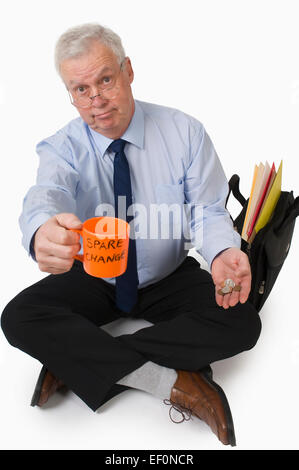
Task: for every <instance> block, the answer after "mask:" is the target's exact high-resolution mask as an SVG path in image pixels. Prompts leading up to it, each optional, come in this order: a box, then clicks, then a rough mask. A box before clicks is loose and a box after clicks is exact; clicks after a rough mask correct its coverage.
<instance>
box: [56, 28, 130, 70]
mask: <svg viewBox="0 0 299 470" xmlns="http://www.w3.org/2000/svg"><path fill="white" fill-rule="evenodd" d="M94 40H96V41H99V42H100V43H101V44H103V45H104V46H107V47H109V48H110V49H111V50H112V51H113V52H114V54H115V55H116V57H117V60H118V62H119V64H121V62H122V61H123V60H124V58H125V56H126V55H125V51H124V48H123V46H122V42H121V39H120V37H119V36H118V35H117V34H116V33H114V32H113V31H112V30H111V29H109V28H106V27H104V26H101V25H100V24H98V23H86V24H82V25H78V26H74V27H72V28H69V29H68V30H66V31H65V33H63V34H62V35H61V36H60V37H59V39H58V41H57V43H56V46H55V67H56V70H57V72H58V73H59V75H60V64H61V62H62V61H64V60H66V59H70V58H73V57H79V56H81V55H83V54H85V53H86V52H87V51H88V48H89V46H90V42H91V41H94Z"/></svg>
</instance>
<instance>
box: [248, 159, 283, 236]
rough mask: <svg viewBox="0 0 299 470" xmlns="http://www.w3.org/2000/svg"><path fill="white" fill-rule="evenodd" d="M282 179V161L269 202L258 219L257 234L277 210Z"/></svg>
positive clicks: (267, 201) (269, 195)
mask: <svg viewBox="0 0 299 470" xmlns="http://www.w3.org/2000/svg"><path fill="white" fill-rule="evenodd" d="M281 178H282V160H281V162H280V165H279V168H278V170H277V173H276V176H275V179H274V181H273V184H272V187H271V189H270V192H269V194H268V197H267V200H266V202H265V205H264V207H263V209H262V210H261V213H260V215H259V217H258V220H257V222H256V224H255V232H256V233H257V232H258V231H259V230H261V228H263V227H264V226H265V225H266V223H267V222H269V220H270V218H271V215H272V214H273V211H274V209H275V206H276V204H277V201H278V199H279V196H280V193H281Z"/></svg>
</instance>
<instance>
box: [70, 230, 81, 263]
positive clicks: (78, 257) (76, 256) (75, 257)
mask: <svg viewBox="0 0 299 470" xmlns="http://www.w3.org/2000/svg"><path fill="white" fill-rule="evenodd" d="M68 230H71V231H72V232H77V233H79V235H81V237H82V230H78V229H76V228H69V229H68ZM74 259H77V260H79V261H81V263H83V255H75V256H74Z"/></svg>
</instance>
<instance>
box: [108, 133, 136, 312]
mask: <svg viewBox="0 0 299 470" xmlns="http://www.w3.org/2000/svg"><path fill="white" fill-rule="evenodd" d="M125 145H126V141H125V140H123V139H117V140H114V141H113V142H112V143H111V144H110V145H109V150H112V152H115V157H114V199H115V217H119V210H118V209H119V208H118V196H125V198H126V199H125V201H126V204H125V207H126V219H125V220H126V221H127V222H128V223H130V222H131V220H132V219H133V216H128V215H127V212H128V207H129V206H130V205H131V204H132V188H131V178H130V168H129V164H128V161H127V157H126V155H125V152H124V147H125ZM130 229H131V230H130V231H131V232H132V229H133V227H132V224H130ZM115 280H116V292H115V301H116V305H117V306H118V308H120V310H122V311H124V312H127V313H128V312H130V311H131V310H132V308H133V307H134V305H135V303H136V302H137V294H138V287H137V286H138V273H137V257H136V244H135V239H132V238H131V237H130V238H129V251H128V264H127V269H126V271H125V272H124V273H123V274H122V275H121V276H117V277H116V278H115Z"/></svg>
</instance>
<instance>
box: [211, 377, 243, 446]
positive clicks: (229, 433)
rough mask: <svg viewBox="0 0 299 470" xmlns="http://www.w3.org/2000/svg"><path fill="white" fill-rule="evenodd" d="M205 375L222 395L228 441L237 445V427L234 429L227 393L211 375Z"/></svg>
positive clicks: (232, 444)
mask: <svg viewBox="0 0 299 470" xmlns="http://www.w3.org/2000/svg"><path fill="white" fill-rule="evenodd" d="M203 375H204V377H205V378H206V380H207V381H208V382H209V384H211V385H212V386H213V387H214V388H215V389H216V390H217V392H218V393H219V395H220V398H221V402H222V405H223V409H224V413H225V417H226V422H227V437H228V441H229V442H228V443H229V444H230V445H231V446H232V447H235V446H236V435H235V429H234V422H233V417H232V413H231V410H230V406H229V403H228V400H227V398H226V395H225V393H224V391H223V390H222V388H221V387H220V385H218V384H217V383H216V382H214V380H212V379H211V377H209V375H207V374H203Z"/></svg>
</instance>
